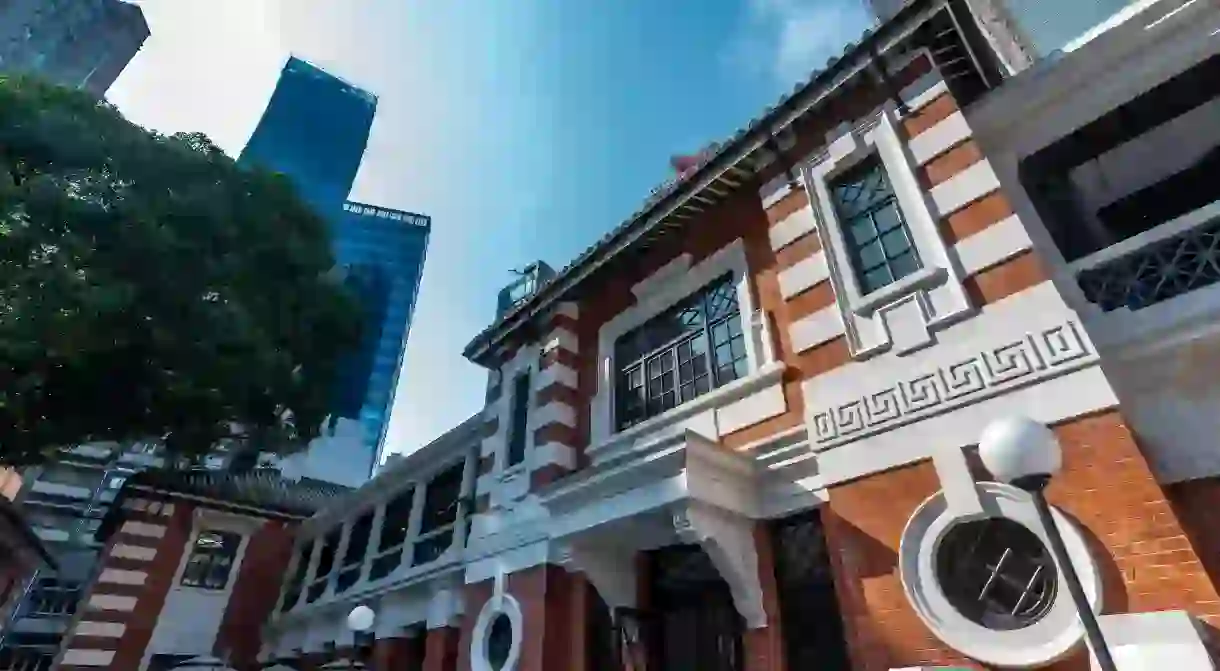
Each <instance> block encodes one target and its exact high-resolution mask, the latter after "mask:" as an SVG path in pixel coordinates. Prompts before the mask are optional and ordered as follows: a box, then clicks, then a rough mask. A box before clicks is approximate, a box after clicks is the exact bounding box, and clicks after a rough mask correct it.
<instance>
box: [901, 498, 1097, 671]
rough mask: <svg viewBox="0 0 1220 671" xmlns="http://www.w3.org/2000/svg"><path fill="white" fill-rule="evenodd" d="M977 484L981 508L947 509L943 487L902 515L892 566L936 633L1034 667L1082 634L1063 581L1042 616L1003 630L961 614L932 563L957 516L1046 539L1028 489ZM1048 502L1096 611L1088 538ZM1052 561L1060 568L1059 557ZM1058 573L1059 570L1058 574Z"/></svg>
mask: <svg viewBox="0 0 1220 671" xmlns="http://www.w3.org/2000/svg"><path fill="white" fill-rule="evenodd" d="M976 490H977V491H978V496H979V499H980V502H981V503H982V507H983V510H984V511H986V513H985V514H983V515H979V514H963V513H962V512H960V511H956V510H953V509H951V508H950V506H949V505H948V502H947V501H946V499H945V495H944V492H937V493H936V494H933V495H932V496H930V497H928V499H926V500H925V501H924V502H923V503H921V504H920V505H919V507H918V508H916V509H915V512H914V513H912V515H911V517H910V519H909V520H908V521H907V524H906V527H905V528H904V529H903V531H902V540H901V542H900V544H899V550H898V570H899V576H900V578H901V580H902V587H903V591H904V592H905V593H906V596H907V600H908V602H910V604H911V607H912V608H913V609H914V611H915V614H916V615H918V616H919V619H920V620H921V621H922V622H923V623H924V624H925V625H926V626H927V627H928V629H929V630H931V631H932V633H933V634H934V635H935V636H936V637H937V638H939V639H940V640H941V641H943V642H944V643H945V644H946V645H948V646H950V647H951V648H953V649H955V650H957V651H959V652H961V653H962V654H965V655H967V656H969V657H972V658H974V659H977V660H979V661H981V662H984V663H987V664H992V665H996V666H1002V667H1032V666H1042V665H1045V664H1049V663H1052V662H1054V661H1057V660H1059V659H1062V658H1063V657H1065V656H1067V655H1068V654H1070V653H1071V652H1072V651H1073V650H1075V649H1076V647H1077V646H1079V645H1080V644H1081V643H1082V642H1083V640H1084V628H1083V627H1082V626H1081V624H1080V621H1079V618H1078V617H1077V615H1076V606H1075V604H1074V603H1073V602H1072V598H1071V595H1070V593H1069V591H1068V590H1067V589H1066V588H1062V589H1057V590H1056V593H1055V597H1054V599H1053V601H1052V603H1051V605H1050V607H1049V608H1048V609H1047V612H1046V614H1045V615H1044V616H1043V617H1042V619H1040V620H1038V621H1037V622H1034V623H1033V624H1031V625H1029V626H1027V627H1022V628H1019V629H1003V630H999V629H988V628H987V627H984V626H983V625H981V624H978V623H976V622H974V621H973V620H971V619H970V618H968V617H966V616H965V615H964V614H962V613H961V612H960V611H959V610H958V609H957V607H956V606H954V605H953V604H952V603H950V601H949V599H948V597H947V596H946V595H945V593H944V590H943V589H942V588H941V586H940V581H939V579H938V576H937V571H936V566H935V562H936V557H937V553H938V552H939V550H940V543H941V541H942V540H943V539H944V537H945V534H946V533H947V532H948V531H949V529H950V528H952V527H953V526H954V525H956V524H958V523H960V522H970V521H975V520H978V519H979V518H980V517H985V516H989V517H1005V518H1008V519H1010V520H1012V521H1014V522H1017V523H1019V524H1021V525H1022V526H1024V527H1026V528H1027V529H1029V530H1030V531H1032V532H1033V534H1034V535H1035V536H1037V537H1038V539H1039V540H1041V541H1042V543H1044V544H1046V545H1047V547H1048V548H1049V547H1050V545H1049V543H1048V541H1047V538H1046V533H1045V531H1044V530H1043V528H1042V524H1041V522H1040V521H1039V519H1038V514H1037V511H1036V510H1035V509H1034V506H1033V504H1032V502H1031V501H1030V498H1029V494H1028V493H1026V492H1024V491H1021V490H1020V489H1017V488H1016V487H1013V486H1011V485H1006V484H1002V483H996V482H980V483H977V487H976ZM1051 510H1052V515H1053V516H1054V518H1055V524H1056V526H1057V527H1058V528H1059V531H1060V534H1061V535H1062V536H1063V542H1064V545H1065V546H1066V548H1067V552H1068V556H1069V557H1071V559H1072V564H1073V567H1074V568H1075V569H1076V573H1077V575H1078V576H1079V577H1080V581H1081V584H1082V586H1083V588H1084V592H1085V596H1086V597H1087V598H1088V600H1089V602H1090V603H1091V604H1092V606H1093V610H1094V612H1100V611H1101V606H1102V602H1101V594H1102V585H1101V573H1100V571H1099V570H1098V567H1097V563H1096V562H1095V561H1094V560H1093V557H1092V555H1091V554H1090V552H1089V549H1088V544H1087V543H1086V541H1085V539H1084V536H1083V535H1082V534H1081V533H1080V530H1079V529H1078V528H1077V526H1076V525H1075V524H1074V523H1073V522H1072V521H1071V520H1069V519H1068V518H1067V517H1066V516H1065V515H1063V514H1062V513H1060V512H1059V511H1058V510H1057V509H1054V508H1052V509H1051ZM1052 557H1053V555H1052ZM1055 565H1056V569H1057V570H1058V569H1059V563H1058V561H1056V562H1055ZM1062 575H1063V573H1062V570H1059V576H1058V579H1059V581H1060V582H1062V580H1063V577H1062ZM1061 587H1062V585H1061Z"/></svg>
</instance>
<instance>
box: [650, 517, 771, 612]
mask: <svg viewBox="0 0 1220 671" xmlns="http://www.w3.org/2000/svg"><path fill="white" fill-rule="evenodd" d="M673 524H674V531H675V532H676V533H677V535H678V539H679V540H680V541H681V542H683V543H694V544H698V545H699V546H700V547H702V548H703V551H704V552H706V553H707V554H708V557H709V558H711V560H712V564H713V565H714V566H715V567H716V570H717V571H719V572H720V575H721V577H723V578H724V581H725V582H726V583H728V585H729V591H730V593H731V594H732V595H733V604H734V605H735V606H736V607H737V612H738V614H740V615H741V617H742V619H743V620H745V623H746V626H747V627H748V628H750V629H760V628H762V627H765V626H767V613H766V610H765V609H764V608H763V591H762V582H761V581H760V580H759V577H758V551H757V550H756V548H755V546H754V521H753V520H751V519H750V518H748V517H745V516H744V515H740V514H738V513H733V512H730V511H727V510H724V509H722V508H717V507H714V506H711V505H708V504H705V503H699V502H695V501H692V502H689V503H687V504H685V505H683V506H681V507H678V508H675V509H674V511H673Z"/></svg>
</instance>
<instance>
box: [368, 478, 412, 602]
mask: <svg viewBox="0 0 1220 671" xmlns="http://www.w3.org/2000/svg"><path fill="white" fill-rule="evenodd" d="M414 501H415V488H414V487H411V488H410V489H407V490H405V491H403V492H402V493H401V494H399V495H398V496H395V497H394V498H393V499H391V500H390V502H389V503H387V504H386V506H385V518H384V519H383V520H382V522H381V535H380V536H379V537H378V539H377V548H376V554H375V555H373V564H372V566H370V567H369V579H370V580H379V579H381V578H384V577H386V576H387V575H389V574H390V573H391V572H392V571H393V570H394V569H396V568H398V566H399V565H400V564H402V548H403V545H404V544H406V542H407V533H408V532H409V531H410V528H411V507H412V505H413V504H414Z"/></svg>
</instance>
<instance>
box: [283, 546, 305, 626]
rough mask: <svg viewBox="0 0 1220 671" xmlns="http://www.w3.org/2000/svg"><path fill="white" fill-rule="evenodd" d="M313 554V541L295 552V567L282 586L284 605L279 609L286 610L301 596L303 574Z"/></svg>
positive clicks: (303, 580)
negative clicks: (286, 582)
mask: <svg viewBox="0 0 1220 671" xmlns="http://www.w3.org/2000/svg"><path fill="white" fill-rule="evenodd" d="M312 555H313V543H310V544H308V545H306V546H305V547H303V548H301V551H300V553H298V554H297V564H296V568H295V569H294V570H293V571H292V575H291V576H290V577H289V578H288V584H287V585H286V586H285V587H284V605H283V606H282V607H281V610H288V609H290V608H292V607H293V606H294V605H296V602H297V599H298V598H300V596H301V584H302V583H304V582H305V574H306V573H307V572H308V571H309V559H310V557H311V556H312Z"/></svg>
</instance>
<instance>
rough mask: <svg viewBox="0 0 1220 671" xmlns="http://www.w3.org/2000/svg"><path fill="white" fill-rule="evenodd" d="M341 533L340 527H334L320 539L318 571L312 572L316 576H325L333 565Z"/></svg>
mask: <svg viewBox="0 0 1220 671" xmlns="http://www.w3.org/2000/svg"><path fill="white" fill-rule="evenodd" d="M342 533H343V532H342V530H341V529H335V530H334V531H332V532H330V533H328V534H326V537H325V538H323V539H322V552H321V554H320V555H319V556H318V572H317V573H315V574H314V575H315V577H316V578H325V577H326V576H328V575H330V570H331V569H332V568H334V567H335V552H336V551H337V550H338V549H339V537H340V535H341V534H342Z"/></svg>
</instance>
